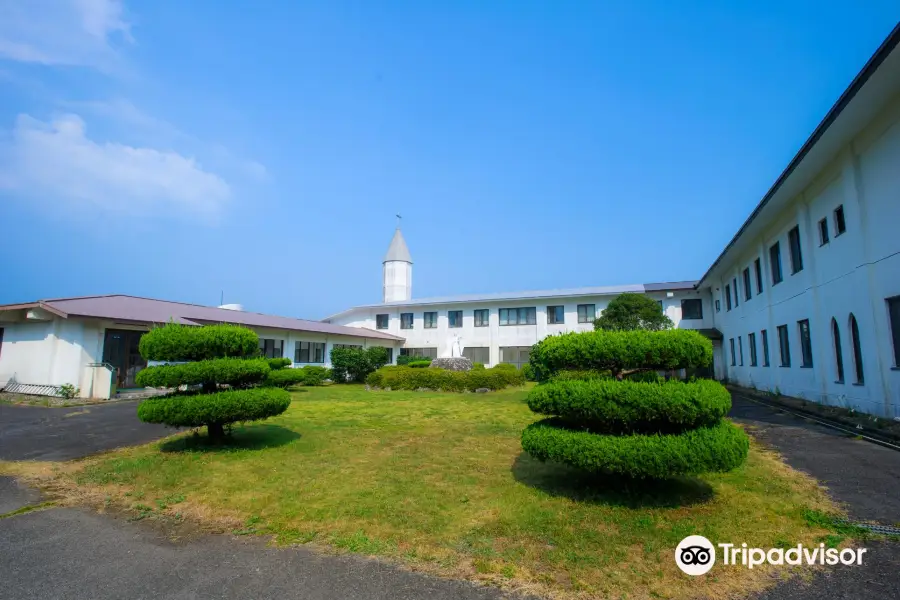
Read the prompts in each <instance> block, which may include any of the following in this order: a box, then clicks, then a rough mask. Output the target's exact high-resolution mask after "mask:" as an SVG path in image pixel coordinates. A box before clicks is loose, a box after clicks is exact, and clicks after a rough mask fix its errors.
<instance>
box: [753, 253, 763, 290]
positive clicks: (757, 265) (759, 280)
mask: <svg viewBox="0 0 900 600" xmlns="http://www.w3.org/2000/svg"><path fill="white" fill-rule="evenodd" d="M753 269H754V270H755V271H756V295H757V296H759V295H760V294H762V292H763V276H762V261H760V260H759V259H758V258H757V259H756V260H754V261H753Z"/></svg>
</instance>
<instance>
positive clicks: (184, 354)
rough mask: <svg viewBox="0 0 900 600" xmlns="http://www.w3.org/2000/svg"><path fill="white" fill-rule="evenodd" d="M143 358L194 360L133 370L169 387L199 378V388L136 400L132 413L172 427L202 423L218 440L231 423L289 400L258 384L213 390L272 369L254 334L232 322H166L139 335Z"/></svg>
mask: <svg viewBox="0 0 900 600" xmlns="http://www.w3.org/2000/svg"><path fill="white" fill-rule="evenodd" d="M140 351H141V355H142V356H143V357H144V358H145V359H147V360H164V361H172V362H175V361H191V360H195V361H199V362H186V363H183V364H177V365H161V366H157V367H149V368H147V369H144V370H143V371H141V372H140V373H138V376H137V381H138V384H139V385H150V386H153V387H175V386H178V385H185V384H187V385H194V384H201V385H202V386H203V391H204V392H205V393H203V394H197V395H192V396H185V395H172V396H167V397H163V398H152V399H150V400H147V401H145V402H143V403H142V404H141V405H140V406H138V418H139V419H140V420H142V421H145V422H147V423H164V424H166V425H172V426H174V427H200V426H202V425H206V429H207V432H208V434H209V437H210V439H211V440H214V441H221V440H222V439H223V438H224V437H225V427H226V426H228V425H229V424H231V423H237V422H242V421H255V420H258V419H265V418H267V417H271V416H273V415H277V414H280V413H283V412H284V411H285V410H287V408H288V406H289V405H290V403H291V399H290V395H289V394H288V393H287V392H285V391H284V390H278V389H275V388H269V387H262V388H255V389H247V390H241V389H236V390H231V391H227V392H220V391H218V387H219V385H220V384H228V385H231V386H233V387H240V386H247V385H252V384H256V383H260V382H262V381H264V380H266V378H267V377H269V376H270V375H271V374H272V373H281V372H282V371H284V370H276V371H273V370H272V369H270V368H269V364H268V362H267V361H266V360H265V359H263V358H253V359H250V360H244V358H245V357H249V356H258V354H259V338H258V337H257V335H256V334H255V333H254V332H253V331H251V330H250V329H246V328H243V327H237V326H234V325H210V326H208V327H184V326H181V325H175V324H172V323H169V324H168V325H166V326H164V327H159V328H157V329H154V330H152V331H150V332H148V333H146V334H144V336H143V337H142V338H141V342H140Z"/></svg>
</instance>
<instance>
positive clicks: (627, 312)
mask: <svg viewBox="0 0 900 600" xmlns="http://www.w3.org/2000/svg"><path fill="white" fill-rule="evenodd" d="M671 328H672V319H670V318H669V317H667V316H666V315H664V314H663V312H662V308H660V306H659V304H658V303H657V302H656V300H653V299H652V298H649V297H647V296H646V295H644V294H633V293H625V294H620V295H619V296H616V297H615V298H614V299H613V300H612V302H610V303H609V306H607V307H606V308H605V309H604V310H603V314H602V315H600V316H599V317H597V318H596V319H594V329H597V330H599V329H604V330H607V331H634V330H635V329H645V330H648V331H662V330H664V329H671Z"/></svg>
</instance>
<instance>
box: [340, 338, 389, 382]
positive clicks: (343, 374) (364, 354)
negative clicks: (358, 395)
mask: <svg viewBox="0 0 900 600" xmlns="http://www.w3.org/2000/svg"><path fill="white" fill-rule="evenodd" d="M387 359H388V355H387V350H386V349H385V348H382V347H381V346H372V347H370V348H366V349H363V348H332V350H331V370H332V378H331V380H332V381H334V382H335V383H347V382H348V381H356V382H362V381H365V380H366V376H367V375H368V374H369V373H371V372H372V371H374V370H375V369H378V368H379V367H382V366H384V365H385V363H387Z"/></svg>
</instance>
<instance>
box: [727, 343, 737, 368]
mask: <svg viewBox="0 0 900 600" xmlns="http://www.w3.org/2000/svg"><path fill="white" fill-rule="evenodd" d="M728 342H729V343H730V344H731V366H732V367H733V366H735V365H736V364H737V355H736V354H735V353H734V338H731V339H730V340H728Z"/></svg>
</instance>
